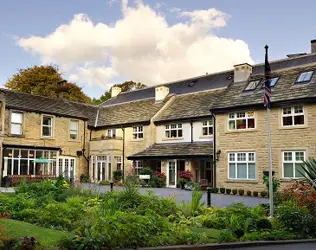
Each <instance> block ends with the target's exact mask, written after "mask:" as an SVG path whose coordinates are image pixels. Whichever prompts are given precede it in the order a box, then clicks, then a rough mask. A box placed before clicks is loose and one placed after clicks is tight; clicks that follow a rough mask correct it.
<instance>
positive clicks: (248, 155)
mask: <svg viewBox="0 0 316 250" xmlns="http://www.w3.org/2000/svg"><path fill="white" fill-rule="evenodd" d="M228 178H229V179H241V180H255V179H256V154H255V153H254V152H238V153H229V154H228Z"/></svg>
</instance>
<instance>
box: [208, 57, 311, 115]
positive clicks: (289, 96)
mask: <svg viewBox="0 0 316 250" xmlns="http://www.w3.org/2000/svg"><path fill="white" fill-rule="evenodd" d="M310 70H316V58H315V62H314V63H310V64H306V65H302V66H298V67H291V68H287V69H281V70H275V69H274V68H273V67H272V77H274V76H275V77H280V79H279V81H278V82H277V84H276V85H275V86H274V87H273V88H272V107H273V105H275V106H276V105H282V103H284V104H286V103H289V102H299V101H302V102H304V100H303V99H305V101H307V100H311V98H316V74H314V76H313V78H312V79H311V81H310V83H307V84H295V81H296V78H297V77H298V75H299V74H300V72H304V71H310ZM260 79H263V74H262V73H261V74H257V75H252V76H251V77H250V79H249V80H248V81H247V82H241V83H231V84H230V85H229V86H228V88H227V89H225V90H224V91H223V92H222V94H221V95H220V96H219V99H220V101H217V102H213V104H212V105H211V109H212V111H213V112H220V110H225V109H236V108H238V107H239V108H242V107H249V106H258V107H262V108H263V89H262V88H261V87H260V86H258V87H257V88H256V89H255V90H254V91H243V90H244V88H245V87H246V85H247V84H248V82H249V81H252V80H260ZM314 102H316V99H315V100H314Z"/></svg>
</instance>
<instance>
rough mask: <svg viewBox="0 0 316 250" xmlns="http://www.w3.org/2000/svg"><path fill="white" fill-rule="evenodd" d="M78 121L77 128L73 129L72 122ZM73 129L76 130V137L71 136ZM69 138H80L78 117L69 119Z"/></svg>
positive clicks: (74, 139)
mask: <svg viewBox="0 0 316 250" xmlns="http://www.w3.org/2000/svg"><path fill="white" fill-rule="evenodd" d="M72 122H76V124H77V130H73V129H71V123H72ZM73 131H76V138H71V135H72V133H71V132H73ZM69 140H73V141H77V140H79V120H76V119H69Z"/></svg>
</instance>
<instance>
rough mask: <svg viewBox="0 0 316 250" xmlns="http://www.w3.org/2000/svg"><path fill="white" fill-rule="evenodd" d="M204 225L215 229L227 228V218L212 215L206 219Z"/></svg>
mask: <svg viewBox="0 0 316 250" xmlns="http://www.w3.org/2000/svg"><path fill="white" fill-rule="evenodd" d="M203 226H204V227H207V228H214V229H225V227H226V226H225V220H224V219H223V218H221V217H217V216H211V217H209V218H207V219H206V220H204V222H203Z"/></svg>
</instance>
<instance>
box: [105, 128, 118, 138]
mask: <svg viewBox="0 0 316 250" xmlns="http://www.w3.org/2000/svg"><path fill="white" fill-rule="evenodd" d="M106 137H107V138H109V139H115V138H116V128H111V129H107V131H106Z"/></svg>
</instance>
